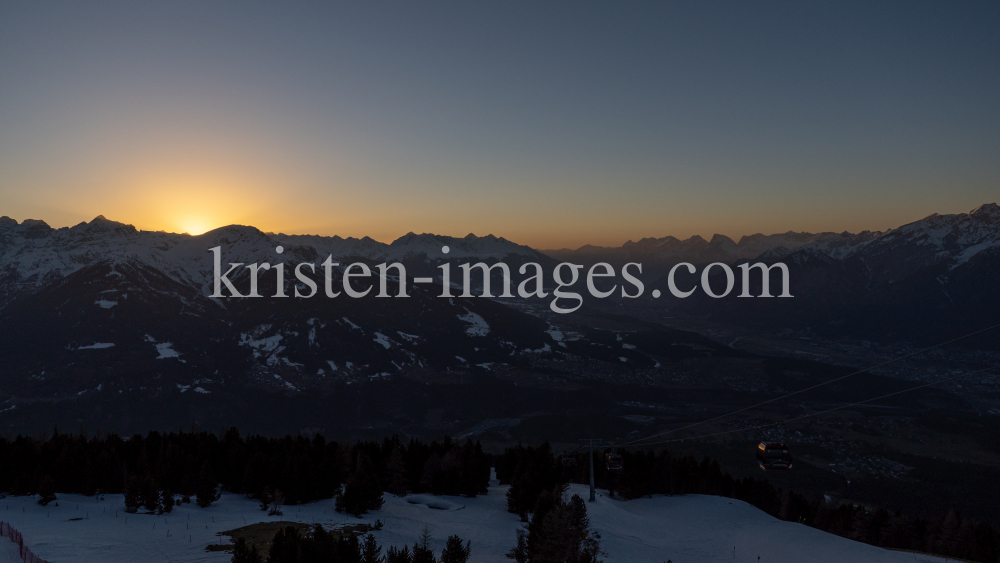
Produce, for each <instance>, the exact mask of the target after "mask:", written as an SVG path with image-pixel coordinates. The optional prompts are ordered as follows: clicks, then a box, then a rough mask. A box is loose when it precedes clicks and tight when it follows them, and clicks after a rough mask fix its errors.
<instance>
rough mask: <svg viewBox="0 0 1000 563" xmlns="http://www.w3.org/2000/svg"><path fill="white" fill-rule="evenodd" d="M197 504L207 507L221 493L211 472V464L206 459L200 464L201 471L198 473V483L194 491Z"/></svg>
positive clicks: (217, 498)
mask: <svg viewBox="0 0 1000 563" xmlns="http://www.w3.org/2000/svg"><path fill="white" fill-rule="evenodd" d="M196 496H197V501H198V506H200V507H202V508H207V507H209V506H211V505H212V503H213V502H215V501H217V500H219V497H221V496H222V495H221V494H220V493H219V484H218V483H217V482H216V480H215V476H214V474H213V473H212V466H210V465H209V464H208V462H207V461H206V462H205V463H204V465H202V466H201V473H200V474H199V475H198V485H197V491H196Z"/></svg>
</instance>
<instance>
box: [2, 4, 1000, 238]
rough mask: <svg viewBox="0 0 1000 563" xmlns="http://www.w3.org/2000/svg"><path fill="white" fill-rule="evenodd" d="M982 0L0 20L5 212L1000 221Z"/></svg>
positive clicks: (820, 226) (177, 217) (387, 8)
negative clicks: (989, 208)
mask: <svg viewBox="0 0 1000 563" xmlns="http://www.w3.org/2000/svg"><path fill="white" fill-rule="evenodd" d="M997 29H1000V4H998V3H996V2H948V3H945V2H916V1H914V2H885V3H882V2H779V3H774V2H641V1H635V2H600V3H598V2H565V3H557V2H513V1H511V2H447V3H445V2H423V1H421V2H382V1H377V0H376V1H367V2H337V3H333V2H322V3H310V2H296V3H279V2H256V1H246V2H227V1H211V2H205V1H198V2H184V1H176V2H174V1H171V2H150V1H139V2H136V1H130V2H62V3H55V2H45V1H41V2H38V1H31V2H28V1H11V2H4V3H2V4H0V215H8V216H10V217H13V218H15V219H17V220H19V221H22V220H24V219H28V218H32V219H43V220H45V221H46V222H48V223H49V224H50V225H52V226H54V227H61V226H70V225H74V224H76V223H79V222H80V221H87V220H90V219H92V218H93V217H95V216H96V215H99V214H103V215H105V216H106V217H108V218H109V219H114V220H118V221H122V222H126V223H131V224H134V225H135V226H136V227H137V228H140V229H146V230H166V231H175V232H190V233H192V234H198V233H200V232H204V231H206V230H209V229H212V228H216V227H220V226H223V225H227V224H233V223H237V224H249V225H254V226H256V227H258V228H260V229H261V230H263V231H274V232H284V233H289V234H290V233H296V234H320V235H340V236H344V237H347V236H355V237H361V236H370V237H372V238H375V239H377V240H382V241H387V242H388V241H391V240H393V239H395V238H396V237H399V236H401V235H403V234H405V233H407V232H409V231H413V232H418V233H420V232H433V233H437V234H446V235H452V236H464V235H465V234H468V233H475V234H476V235H486V234H494V235H496V236H503V237H506V238H508V239H511V240H514V241H516V242H519V243H522V244H529V245H531V246H534V247H536V248H560V247H577V246H580V245H583V244H600V245H614V246H617V245H621V244H622V243H624V242H625V241H626V240H630V239H631V240H638V239H639V238H643V237H662V236H666V235H673V236H676V237H679V238H687V237H688V236H691V235H694V234H699V235H701V236H704V237H705V238H709V237H710V236H711V235H712V234H715V233H720V234H725V235H728V236H730V237H733V238H735V239H737V240H738V239H739V237H740V236H742V235H745V234H752V233H757V232H763V233H774V232H785V231H788V230H794V231H810V232H817V231H837V232H840V231H845V230H846V231H852V232H856V231H860V230H865V229H871V230H884V229H887V228H891V227H896V226H899V225H901V224H905V223H908V222H911V221H914V220H917V219H919V218H921V217H924V216H926V215H929V214H931V213H935V212H937V213H960V212H968V211H969V210H971V209H972V208H974V207H976V206H978V205H980V204H982V203H987V202H994V201H997V200H998V199H1000V197H998V194H1000V63H998V61H1000V33H997V32H996V30H997Z"/></svg>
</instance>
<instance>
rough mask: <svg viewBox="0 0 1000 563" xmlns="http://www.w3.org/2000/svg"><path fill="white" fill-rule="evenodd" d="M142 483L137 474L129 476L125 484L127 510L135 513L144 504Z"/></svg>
mask: <svg viewBox="0 0 1000 563" xmlns="http://www.w3.org/2000/svg"><path fill="white" fill-rule="evenodd" d="M140 488H141V484H140V482H139V478H138V477H136V476H134V475H133V476H132V477H129V479H128V482H127V484H126V486H125V512H130V513H135V512H136V511H138V510H139V507H140V506H142V495H141V493H140Z"/></svg>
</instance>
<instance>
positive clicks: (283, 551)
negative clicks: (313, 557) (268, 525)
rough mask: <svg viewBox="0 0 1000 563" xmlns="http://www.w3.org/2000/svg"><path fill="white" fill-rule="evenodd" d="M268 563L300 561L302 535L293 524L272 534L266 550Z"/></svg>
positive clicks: (294, 562)
mask: <svg viewBox="0 0 1000 563" xmlns="http://www.w3.org/2000/svg"><path fill="white" fill-rule="evenodd" d="M267 561H268V563H300V562H301V561H302V536H300V535H299V531H298V530H296V529H295V527H294V526H287V527H285V528H283V529H281V530H278V533H277V534H275V535H274V539H273V540H271V548H270V549H269V550H268V552H267Z"/></svg>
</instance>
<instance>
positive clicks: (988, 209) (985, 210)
mask: <svg viewBox="0 0 1000 563" xmlns="http://www.w3.org/2000/svg"><path fill="white" fill-rule="evenodd" d="M969 215H974V216H977V217H979V216H989V217H993V216H1000V206H998V205H997V204H996V203H984V204H983V205H980V206H979V207H977V208H975V209H973V210H972V211H970V212H969Z"/></svg>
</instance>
